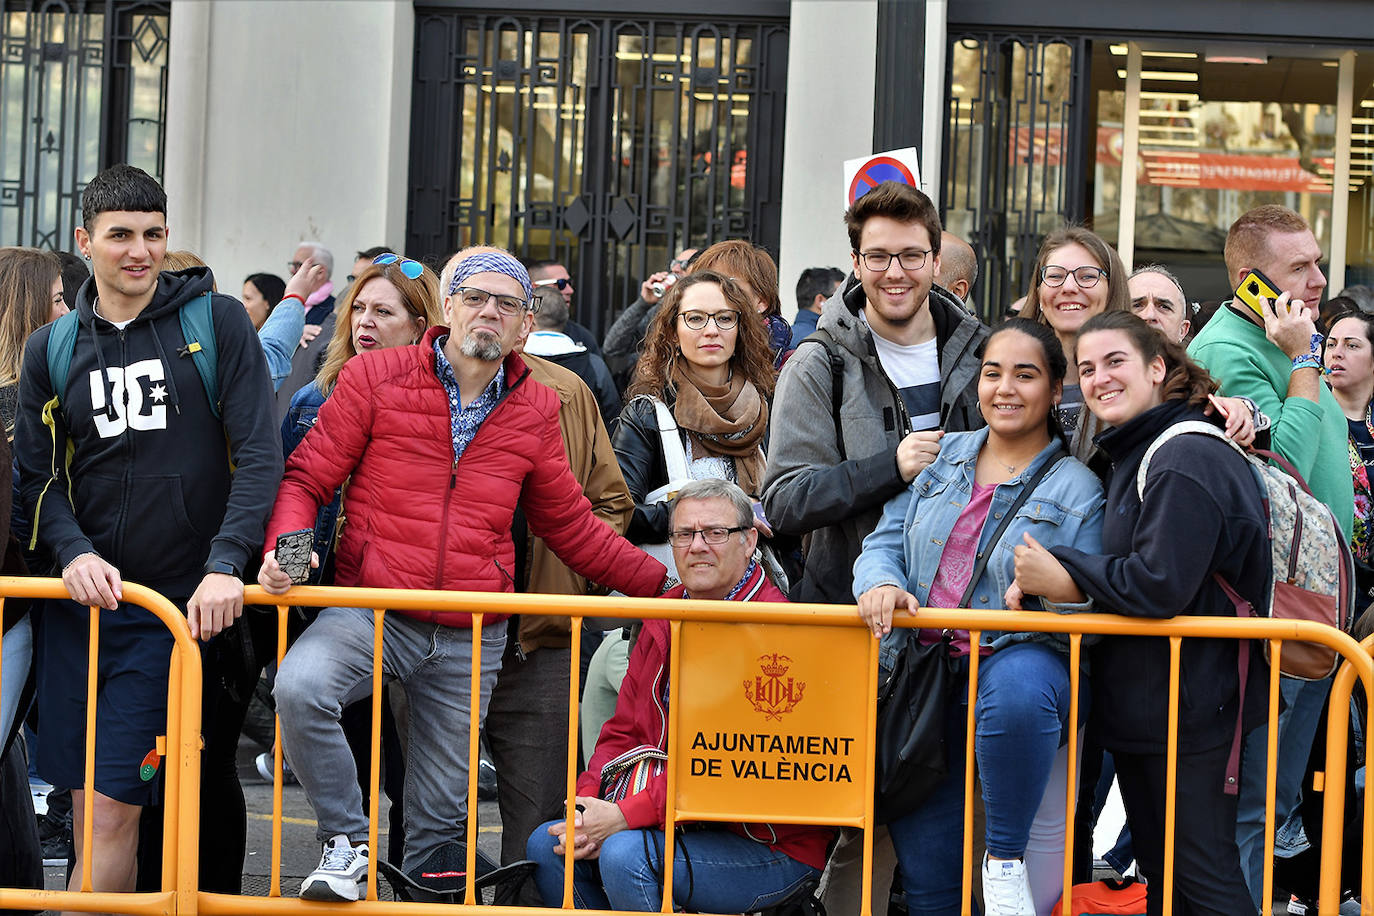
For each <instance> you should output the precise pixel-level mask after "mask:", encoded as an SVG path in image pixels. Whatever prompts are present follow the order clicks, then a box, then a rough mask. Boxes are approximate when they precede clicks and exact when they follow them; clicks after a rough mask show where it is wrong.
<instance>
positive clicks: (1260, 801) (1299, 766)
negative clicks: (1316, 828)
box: [1236, 669, 1331, 907]
mask: <svg viewBox="0 0 1374 916" xmlns="http://www.w3.org/2000/svg"><path fill="white" fill-rule="evenodd" d="M1250 676H1251V677H1254V676H1255V672H1254V670H1253V669H1252V670H1251V672H1250ZM1330 690H1331V679H1330V678H1327V679H1326V680H1322V681H1299V680H1296V679H1294V678H1282V679H1280V681H1279V693H1280V694H1281V695H1282V696H1283V702H1284V709H1283V711H1282V712H1280V713H1279V741H1278V747H1279V752H1278V758H1279V760H1278V772H1277V774H1276V775H1277V779H1276V782H1275V785H1274V830H1275V832H1276V833H1277V831H1278V828H1279V827H1281V826H1282V825H1283V824H1284V822H1285V821H1287V820H1288V818H1289V817H1290V815H1292V814H1293V813H1294V812H1295V811H1296V810H1297V808H1298V803H1299V802H1300V801H1301V799H1302V777H1303V774H1304V773H1306V772H1307V758H1308V755H1309V754H1311V752H1312V739H1313V737H1314V736H1315V735H1316V733H1317V721H1318V719H1320V718H1321V712H1322V706H1324V705H1325V704H1326V695H1327V694H1328V693H1329V692H1330ZM1268 747H1269V726H1268V723H1266V724H1265V725H1262V726H1260V727H1259V728H1257V729H1255V730H1254V731H1252V732H1250V733H1249V734H1248V735H1246V736H1245V746H1244V750H1243V752H1242V756H1241V767H1240V798H1239V800H1238V801H1237V806H1236V807H1237V810H1236V845H1237V846H1239V847H1240V869H1241V871H1242V872H1243V873H1244V874H1245V883H1246V885H1247V886H1248V887H1249V888H1250V896H1251V897H1252V898H1254V901H1255V906H1256V907H1259V906H1261V901H1260V897H1262V896H1264V790H1265V784H1266V782H1267V772H1266V770H1267V766H1266V764H1267V762H1268V757H1269V754H1268Z"/></svg>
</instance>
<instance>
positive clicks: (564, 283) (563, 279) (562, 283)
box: [534, 277, 572, 291]
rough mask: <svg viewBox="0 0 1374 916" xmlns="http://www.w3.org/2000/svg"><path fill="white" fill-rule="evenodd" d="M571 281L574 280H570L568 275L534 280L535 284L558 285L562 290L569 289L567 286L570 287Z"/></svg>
mask: <svg viewBox="0 0 1374 916" xmlns="http://www.w3.org/2000/svg"><path fill="white" fill-rule="evenodd" d="M571 282H572V281H571V280H569V279H568V278H567V277H559V278H558V279H557V280H535V281H534V285H535V286H556V287H558V288H559V290H560V291H561V290H565V289H567V288H568V284H569V283H571Z"/></svg>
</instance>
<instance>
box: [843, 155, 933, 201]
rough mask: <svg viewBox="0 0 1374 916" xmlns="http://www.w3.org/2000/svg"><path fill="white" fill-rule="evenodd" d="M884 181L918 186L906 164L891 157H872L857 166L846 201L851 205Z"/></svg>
mask: <svg viewBox="0 0 1374 916" xmlns="http://www.w3.org/2000/svg"><path fill="white" fill-rule="evenodd" d="M884 181H897V182H900V183H902V184H909V185H911V186H912V187H918V186H919V185H918V183H917V181H916V177H915V176H914V175H912V174H911V169H909V168H907V165H906V163H904V162H902V161H901V160H900V159H894V158H892V157H891V156H874V157H873V158H872V159H869V160H868V161H867V162H865V163H864V164H863V165H861V166H859V171H858V172H856V173H855V175H854V180H853V181H851V182H849V193H848V194H847V195H846V199H847V201H848V202H849V203H851V204H852V203H854V201H856V200H858V199H859V198H860V197H863V196H864V195H865V194H867V193H868V192H869V191H871V190H873V189H874V188H876V187H877V186H878V185H880V184H882V183H883V182H884Z"/></svg>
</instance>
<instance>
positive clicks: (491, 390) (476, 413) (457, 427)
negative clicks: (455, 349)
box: [434, 335, 506, 464]
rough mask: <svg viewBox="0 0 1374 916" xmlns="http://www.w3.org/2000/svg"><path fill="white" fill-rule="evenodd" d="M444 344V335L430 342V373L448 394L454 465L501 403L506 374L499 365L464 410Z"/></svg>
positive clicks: (445, 336)
mask: <svg viewBox="0 0 1374 916" xmlns="http://www.w3.org/2000/svg"><path fill="white" fill-rule="evenodd" d="M447 341H448V335H443V336H440V337H437V338H435V340H434V374H435V375H437V376H439V381H440V383H442V384H443V386H444V390H445V391H447V392H448V416H449V422H450V424H452V428H453V461H454V463H455V464H456V463H457V462H458V459H459V458H462V457H463V452H465V451H467V447H468V446H469V445H471V444H472V440H473V437H474V436H476V435H477V428H478V427H479V426H481V425H482V421H483V420H485V419H486V418H487V417H488V416H490V415H491V412H492V411H493V410H495V409H496V404H497V402H498V401H500V400H501V395H502V394H503V393H504V392H505V390H506V373H505V365H504V363H503V364H502V365H501V366H500V367H498V368H497V370H496V378H494V379H492V380H491V384H490V385H488V386H487V387H486V390H485V391H483V392H482V393H481V394H479V395H478V396H477V397H475V398H473V400H472V403H471V404H469V405H468V406H466V407H464V406H463V402H462V400H461V399H460V398H459V397H458V376H457V375H456V374H455V373H454V371H453V364H452V363H450V362H449V361H448V357H447V356H446V355H445V354H444V344H445V342H447Z"/></svg>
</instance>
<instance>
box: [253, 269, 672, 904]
mask: <svg viewBox="0 0 1374 916" xmlns="http://www.w3.org/2000/svg"><path fill="white" fill-rule="evenodd" d="M532 297H533V289H532V287H531V284H530V279H529V275H528V274H527V273H526V271H525V269H524V267H522V266H521V265H520V263H519V262H518V261H516V260H515V259H514V258H513V257H511V256H510V255H509V254H507V253H505V252H501V251H492V250H485V251H482V252H480V253H475V254H472V255H470V256H469V257H467V258H465V259H464V260H463V261H462V262H461V263H460V264H459V265H458V266H457V268H456V269H455V270H454V273H453V278H452V280H451V281H450V282H449V285H448V289H447V295H446V296H445V299H444V317H445V318H446V319H447V320H448V322H449V324H450V327H435V328H431V329H430V330H429V331H428V332H427V333H426V334H425V336H424V338H423V339H422V340H421V342H420V343H418V344H415V345H413V346H408V347H393V348H390V349H387V350H382V351H378V352H374V353H363V354H360V355H359V356H357V357H355V358H354V359H352V360H350V361H349V362H348V364H347V365H345V367H344V369H343V371H342V372H341V373H340V375H339V379H338V381H337V383H336V384H335V387H334V392H333V394H331V395H330V397H329V400H328V401H326V402H325V403H324V405H323V406H322V407H321V408H320V412H319V417H318V419H317V421H316V424H315V428H314V429H313V430H312V431H311V433H310V435H309V436H307V437H306V438H305V440H304V441H303V442H302V443H301V445H300V446H299V447H298V448H297V449H296V451H295V452H293V453H292V455H291V460H290V463H289V465H288V467H287V471H286V475H285V478H284V480H283V483H282V487H281V491H280V493H279V494H278V496H277V503H276V506H275V507H274V509H273V513H272V519H271V522H270V523H269V524H268V540H267V544H268V546H269V547H273V546H275V543H276V538H277V536H278V535H281V534H284V533H287V532H292V531H296V530H299V529H303V528H309V527H310V526H311V525H313V523H314V520H315V515H316V512H317V510H318V509H319V507H320V505H321V504H323V503H324V502H326V501H328V500H329V499H331V498H332V495H333V493H334V490H335V489H336V488H337V487H338V486H339V485H340V484H342V483H343V481H344V480H345V479H347V480H348V481H349V483H348V488H347V491H346V493H345V495H344V503H343V510H344V513H345V515H346V517H347V519H348V524H347V525H346V526H345V527H344V529H343V534H342V536H341V538H340V541H339V546H338V548H337V550H336V553H335V558H336V559H335V583H336V584H338V585H342V586H364V587H374V588H378V587H379V588H405V589H446V590H458V591H491V592H509V591H512V590H513V589H514V581H513V575H512V572H511V570H512V569H513V568H514V563H515V548H514V545H513V543H512V539H511V520H512V516H513V514H514V512H515V510H516V508H517V506H518V507H519V508H520V509H521V510H522V511H523V512H524V515H525V519H526V521H527V522H528V524H529V528H530V530H531V531H532V532H533V533H534V534H536V535H538V536H540V537H542V538H543V539H544V541H545V543H547V544H548V546H549V547H550V548H551V549H552V550H553V551H554V553H555V554H556V555H557V556H558V558H559V559H560V560H562V561H563V562H564V563H566V564H567V565H568V566H569V567H570V568H571V569H573V570H574V571H575V572H577V573H578V574H579V575H582V576H585V577H586V578H588V579H591V580H593V581H596V582H599V583H602V584H605V585H607V586H610V587H613V588H616V589H619V590H621V591H623V592H625V593H626V594H629V595H637V596H652V595H657V594H659V593H660V592H662V591H663V590H664V589H665V588H666V587H667V586H668V584H669V583H670V581H671V580H669V579H668V577H667V575H666V572H667V571H666V570H665V569H664V567H663V565H662V564H661V563H659V562H658V561H657V560H654V559H652V558H651V557H649V556H648V555H646V554H644V553H641V552H640V551H639V550H637V549H636V548H634V547H632V546H631V545H630V544H629V542H628V541H625V540H623V539H622V538H620V537H619V536H618V535H616V534H615V533H614V532H613V531H612V530H611V528H610V527H609V526H608V525H606V523H605V522H603V521H601V520H599V519H597V518H595V517H594V516H593V515H592V511H591V505H590V503H589V502H588V501H587V498H586V497H585V496H584V495H583V493H582V488H581V486H580V485H579V483H578V481H577V480H576V479H575V478H574V477H573V475H572V472H571V471H570V470H569V467H568V458H567V454H566V452H565V451H564V447H563V440H562V436H561V434H560V431H559V425H558V397H557V395H555V394H554V393H553V391H551V390H550V389H548V388H546V387H544V386H543V385H541V384H539V383H538V382H535V381H533V380H532V379H530V378H529V369H528V367H527V366H526V365H525V363H524V361H523V360H522V359H521V357H520V356H519V355H517V354H515V353H513V352H512V349H513V347H514V345H515V343H516V341H517V340H518V339H519V336H520V334H521V332H522V329H523V327H524V324H525V321H526V315H527V314H528V311H529V308H530V301H531V299H532ZM258 581H259V583H260V584H261V585H262V586H263V587H264V588H265V589H267V590H268V591H269V592H271V593H273V594H281V593H283V592H285V591H286V590H287V589H288V588H290V586H291V580H290V578H289V577H288V576H287V575H286V574H285V573H284V572H283V571H282V569H281V566H280V565H279V564H278V563H277V562H276V558H275V550H270V549H269V550H268V551H267V552H266V555H265V557H264V561H263V567H262V572H261V573H260V575H259V577H258ZM505 617H506V615H502V614H488V615H486V617H485V618H484V620H483V629H482V631H481V634H480V636H479V635H478V634H474V633H473V632H472V619H471V616H470V615H468V614H466V613H457V612H449V611H396V612H392V613H389V614H387V615H386V618H385V620H384V623H383V626H384V629H385V639H384V642H383V650H382V666H383V676H384V677H385V678H388V679H395V680H399V681H400V682H401V683H402V684H403V685H404V686H405V688H406V696H407V698H408V700H409V703H410V712H411V715H410V744H409V753H408V760H407V764H408V777H407V784H406V794H405V806H406V810H405V821H406V829H407V838H406V849H405V854H404V857H403V860H402V870H403V871H404V872H406V873H407V874H408V875H409V876H410V877H411V878H412V880H417V881H418V882H419V883H421V884H427V883H433V880H434V876H436V875H437V874H438V873H441V872H447V871H449V870H451V866H452V865H453V864H455V862H456V857H455V852H454V850H455V848H456V846H455V843H456V841H457V840H458V839H459V837H460V836H462V834H461V833H460V831H461V829H462V828H461V824H462V821H463V819H464V814H465V811H464V808H465V801H466V797H467V778H468V754H467V751H468V727H469V726H471V727H473V728H479V727H480V725H481V721H480V719H481V717H483V716H485V713H486V706H487V700H488V698H489V697H490V694H491V690H492V685H493V684H494V682H495V680H496V675H497V672H498V670H499V668H500V664H501V656H502V652H503V650H504V649H505V643H506V624H505ZM476 638H480V639H481V662H480V665H481V674H480V685H479V693H480V697H479V709H480V712H479V721H478V722H472V723H469V721H468V711H469V708H470V704H471V694H470V689H471V670H472V664H473V654H474V640H475V639H476ZM372 646H373V616H372V612H371V611H370V610H364V609H357V608H326V609H325V610H323V611H322V612H321V613H320V616H319V618H318V619H317V620H316V621H315V622H314V623H312V624H311V625H310V627H309V628H307V630H306V631H305V633H304V634H303V635H302V636H301V638H300V639H299V640H298V641H297V642H296V644H295V645H294V646H292V648H291V650H290V651H289V652H288V653H287V655H286V658H285V660H284V661H283V663H282V666H281V670H280V671H279V673H278V674H277V681H276V687H275V691H274V693H275V696H276V700H277V711H278V714H279V715H280V716H281V721H282V736H283V739H284V744H285V749H286V754H287V756H288V757H289V758H290V761H291V768H292V770H293V771H294V772H295V774H296V777H297V779H298V780H299V781H300V783H301V786H302V787H304V789H305V790H306V794H307V796H308V797H309V799H310V802H311V804H312V805H313V806H314V808H315V813H316V817H317V819H318V821H319V830H318V838H319V840H320V841H321V843H322V844H323V854H322V855H321V858H320V865H319V867H318V868H317V869H316V870H315V871H314V872H313V873H312V874H311V875H310V876H308V877H307V878H306V879H305V881H304V882H303V883H302V885H301V896H302V897H305V898H308V899H313V900H356V899H358V896H359V886H360V884H362V883H364V882H365V881H366V878H367V868H368V859H369V850H368V848H367V833H368V821H367V816H366V814H365V813H364V811H363V804H362V794H361V792H360V791H359V789H358V783H357V775H356V771H355V766H354V762H353V757H352V754H351V753H350V752H349V749H348V745H347V742H346V741H345V740H344V735H343V731H342V729H341V728H340V726H339V714H340V710H341V708H342V706H344V705H347V704H348V703H350V702H352V701H354V700H357V699H359V698H360V697H363V696H367V695H368V694H369V692H370V691H371V689H372Z"/></svg>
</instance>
